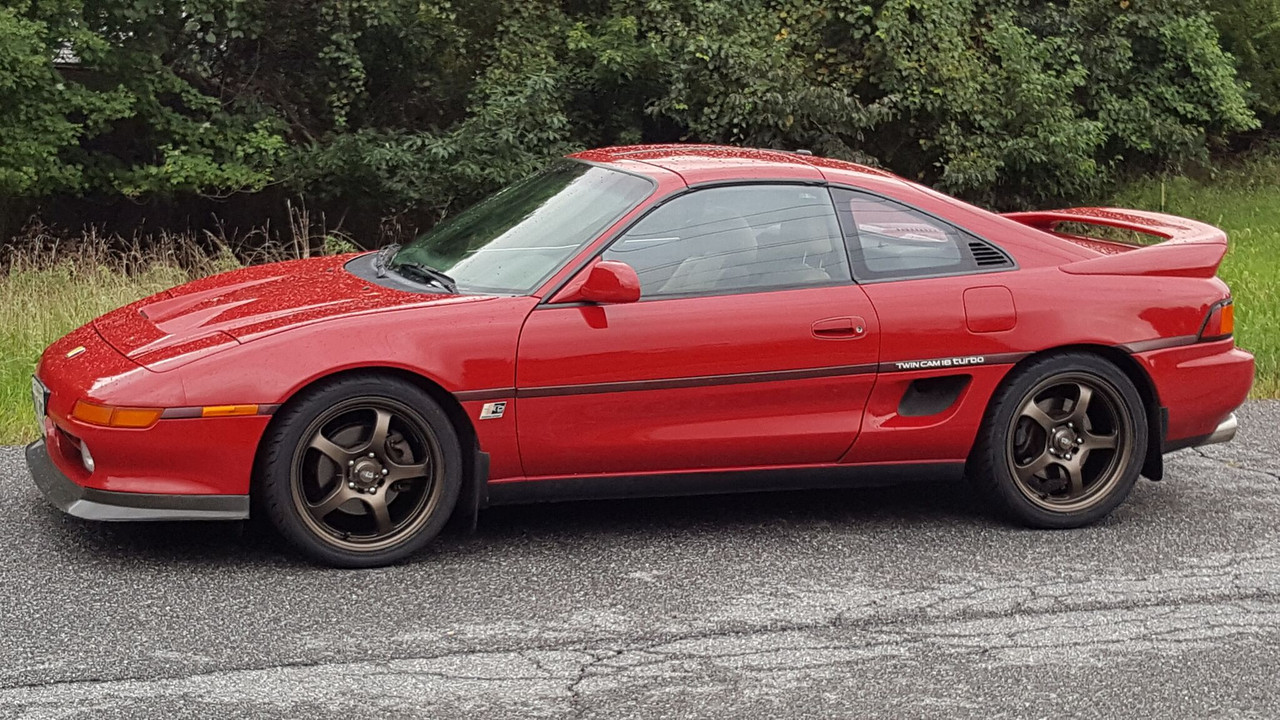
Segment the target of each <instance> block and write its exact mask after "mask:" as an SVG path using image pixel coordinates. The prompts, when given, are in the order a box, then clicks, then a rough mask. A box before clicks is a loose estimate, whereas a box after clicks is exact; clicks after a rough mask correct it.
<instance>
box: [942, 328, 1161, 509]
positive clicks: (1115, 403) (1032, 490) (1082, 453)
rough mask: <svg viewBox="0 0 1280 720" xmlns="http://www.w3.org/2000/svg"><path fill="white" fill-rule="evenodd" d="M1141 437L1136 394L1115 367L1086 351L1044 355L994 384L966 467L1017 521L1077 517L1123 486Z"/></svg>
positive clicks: (1106, 503)
mask: <svg viewBox="0 0 1280 720" xmlns="http://www.w3.org/2000/svg"><path fill="white" fill-rule="evenodd" d="M1073 388H1074V393H1075V397H1074V399H1073V397H1072V394H1073ZM1085 388H1088V390H1087V393H1086V390H1085ZM1081 401H1083V406H1081ZM1147 438H1148V428H1147V413H1146V410H1145V407H1144V405H1143V402H1142V398H1141V396H1139V395H1138V391H1137V388H1135V387H1134V385H1133V382H1132V381H1131V380H1130V379H1129V378H1128V376H1126V375H1125V374H1124V373H1123V372H1121V371H1120V369H1119V368H1117V367H1116V366H1115V365H1113V364H1111V363H1110V362H1108V361H1107V360H1105V359H1104V358H1101V357H1099V356H1097V355H1092V354H1089V353H1081V352H1067V353H1059V354H1054V355H1046V356H1044V357H1040V358H1035V359H1032V360H1030V361H1028V362H1027V363H1026V364H1025V365H1021V366H1019V367H1017V368H1015V369H1014V371H1013V372H1011V373H1010V375H1009V377H1007V378H1006V379H1005V380H1004V382H1003V383H1002V384H1001V385H1000V387H999V388H998V389H997V390H996V393H995V395H994V396H993V397H992V399H991V404H990V405H989V406H988V407H987V412H986V415H985V417H984V418H983V422H982V428H981V430H980V431H979V434H978V439H977V442H976V443H975V444H974V447H973V451H972V452H971V453H970V455H969V462H968V466H967V468H966V473H967V475H968V477H969V480H970V482H971V483H972V484H973V485H974V486H975V487H976V488H977V489H978V490H979V491H980V492H981V493H982V494H983V495H985V496H986V497H987V498H988V500H989V501H990V502H991V503H992V504H993V505H994V506H995V507H996V508H997V509H999V510H1000V511H1002V512H1003V513H1004V514H1005V515H1007V516H1008V517H1010V518H1012V519H1013V520H1015V521H1017V522H1019V523H1022V524H1024V525H1027V526H1030V527H1036V528H1076V527H1082V526H1084V525H1089V524H1092V523H1095V522H1097V521H1099V520H1101V519H1102V518H1104V517H1106V516H1107V515H1109V514H1110V513H1111V512H1112V511H1113V510H1115V508H1116V507H1118V506H1119V505H1120V504H1121V503H1122V502H1124V500H1125V498H1127V497H1128V496H1129V492H1130V491H1131V490H1132V489H1133V485H1134V483H1135V482H1136V481H1137V479H1138V475H1139V473H1140V472H1141V471H1142V463H1143V459H1144V457H1145V456H1146V450H1147ZM1108 445H1111V446H1112V447H1108Z"/></svg>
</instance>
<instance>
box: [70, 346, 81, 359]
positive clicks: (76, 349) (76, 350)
mask: <svg viewBox="0 0 1280 720" xmlns="http://www.w3.org/2000/svg"><path fill="white" fill-rule="evenodd" d="M82 352H84V346H83V345H81V346H79V347H73V348H71V351H70V352H68V353H67V357H68V358H73V357H75V356H77V355H79V354H80V353H82Z"/></svg>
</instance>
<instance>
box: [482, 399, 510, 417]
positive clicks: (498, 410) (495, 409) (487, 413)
mask: <svg viewBox="0 0 1280 720" xmlns="http://www.w3.org/2000/svg"><path fill="white" fill-rule="evenodd" d="M506 411H507V401H506V400H503V401H502V402H491V403H485V404H484V406H483V407H481V408H480V419H481V420H496V419H498V418H500V417H502V414H503V413H505V412H506Z"/></svg>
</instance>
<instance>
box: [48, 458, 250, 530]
mask: <svg viewBox="0 0 1280 720" xmlns="http://www.w3.org/2000/svg"><path fill="white" fill-rule="evenodd" d="M27 469H28V470H29V471H30V472H31V479H32V480H34V481H35V484H36V487H37V488H39V490H40V493H41V494H42V495H44V497H45V499H46V500H48V501H49V502H50V503H51V504H52V505H53V506H54V507H56V508H58V509H59V510H61V511H63V512H65V513H67V514H68V515H73V516H75V517H78V518H84V519H86V520H100V521H107V522H130V521H156V520H244V519H247V518H248V517H249V496H248V495H156V494H150V493H126V492H112V491H110V490H98V489H97V488H87V487H84V486H83V485H79V484H77V483H76V482H75V481H74V480H72V479H71V478H69V477H67V476H66V475H64V474H63V473H62V471H61V470H59V469H58V468H57V466H56V465H54V464H53V459H52V458H50V457H49V449H48V447H47V446H46V445H45V442H44V440H37V441H35V442H33V443H31V444H30V445H28V446H27Z"/></svg>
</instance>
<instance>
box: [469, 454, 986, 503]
mask: <svg viewBox="0 0 1280 720" xmlns="http://www.w3.org/2000/svg"><path fill="white" fill-rule="evenodd" d="M963 476H964V463H962V462H949V463H939V462H934V463H908V464H893V465H857V466H849V467H835V468H788V469H781V470H751V471H745V472H702V473H670V474H669V473H663V474H650V475H621V476H612V477H598V476H595V477H579V476H569V477H549V478H540V479H537V480H522V481H516V482H499V483H492V482H491V483H489V486H488V490H489V504H490V505H519V504H524V503H538V502H560V501H566V500H602V499H617V498H639V497H676V496H682V495H718V494H724V493H746V492H771V491H780V490H816V489H828V488H853V487H880V486H885V485H898V484H902V483H908V482H938V481H955V480H959V479H961V478H962V477H963Z"/></svg>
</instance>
